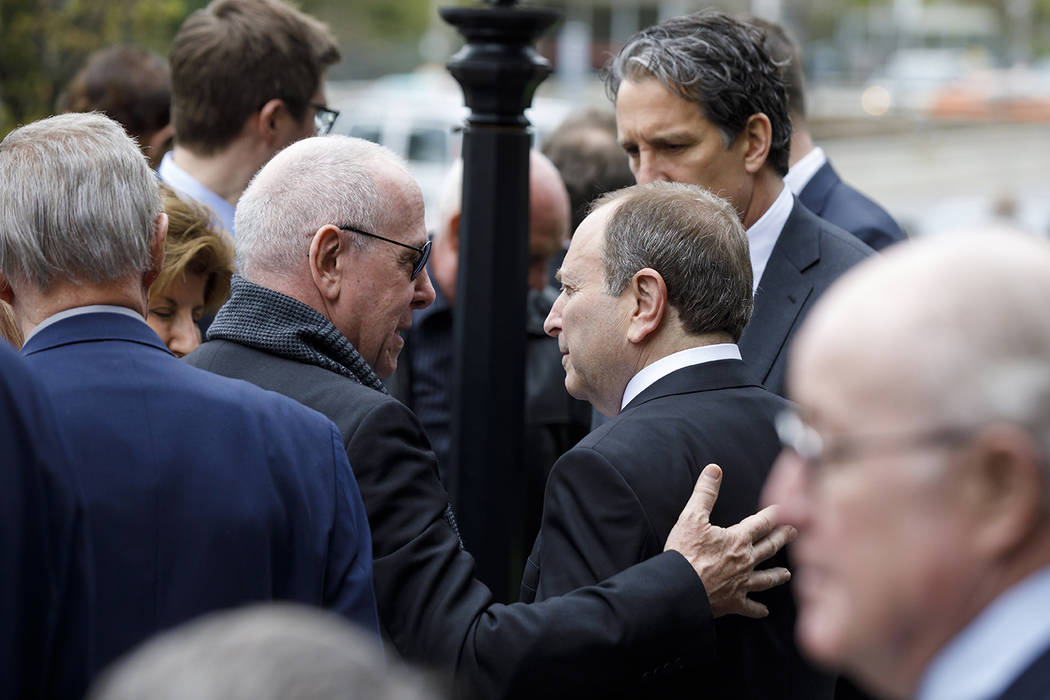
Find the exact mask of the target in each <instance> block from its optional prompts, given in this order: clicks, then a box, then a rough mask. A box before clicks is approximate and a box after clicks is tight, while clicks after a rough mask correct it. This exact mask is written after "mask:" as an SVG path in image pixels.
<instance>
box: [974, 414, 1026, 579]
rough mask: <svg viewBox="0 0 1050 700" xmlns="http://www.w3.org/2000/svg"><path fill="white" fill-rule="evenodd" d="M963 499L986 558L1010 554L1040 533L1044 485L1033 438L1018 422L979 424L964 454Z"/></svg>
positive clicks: (977, 544) (977, 543)
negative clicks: (980, 428)
mask: <svg viewBox="0 0 1050 700" xmlns="http://www.w3.org/2000/svg"><path fill="white" fill-rule="evenodd" d="M962 466H963V469H961V470H960V472H961V478H963V479H965V480H966V481H965V484H964V488H963V491H962V497H963V498H964V499H965V500H966V505H967V506H968V507H969V512H970V513H972V514H973V518H975V521H974V522H975V523H976V526H975V527H974V537H973V547H974V549H975V550H976V551H978V552H980V553H982V554H984V555H985V556H987V557H989V558H1001V557H1003V556H1006V555H1009V554H1011V553H1013V551H1014V550H1015V549H1017V548H1018V547H1019V546H1021V545H1023V544H1024V543H1025V541H1026V539H1027V538H1029V537H1030V536H1031V535H1032V534H1033V533H1037V532H1038V528H1039V521H1040V518H1041V517H1043V509H1044V500H1045V498H1046V493H1047V487H1046V482H1045V479H1046V477H1045V474H1044V471H1043V466H1042V455H1041V451H1040V449H1039V446H1038V444H1037V442H1036V439H1035V438H1034V437H1033V436H1032V435H1031V434H1030V433H1028V432H1027V431H1026V430H1024V429H1022V428H1021V427H1019V426H1016V425H1010V424H1004V423H999V424H993V425H990V426H987V427H985V428H983V429H982V430H981V431H980V432H979V433H978V434H977V436H976V437H975V438H974V440H973V446H972V447H971V448H970V452H969V454H967V455H966V457H965V462H964V463H963V465H962Z"/></svg>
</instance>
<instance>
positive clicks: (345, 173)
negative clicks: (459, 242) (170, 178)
mask: <svg viewBox="0 0 1050 700" xmlns="http://www.w3.org/2000/svg"><path fill="white" fill-rule="evenodd" d="M236 228H237V241H236V246H237V262H238V266H239V268H240V270H241V273H242V274H243V275H244V277H245V278H246V279H248V280H249V281H251V282H254V283H256V284H259V285H261V286H263V287H267V288H269V289H272V290H274V291H277V292H281V293H282V294H286V295H288V296H290V297H293V298H295V299H297V300H299V301H301V302H303V303H304V304H307V305H308V306H311V307H313V309H315V310H316V311H318V312H319V313H321V314H322V315H324V316H325V317H326V318H327V319H328V320H330V321H331V322H332V323H333V324H334V325H335V327H336V328H338V329H339V331H340V332H342V334H343V335H344V336H345V337H346V338H347V340H349V341H350V343H351V344H352V345H353V346H354V347H355V348H356V349H357V350H358V352H360V353H361V355H362V357H364V359H365V361H366V362H368V364H369V365H371V366H372V369H374V370H375V371H376V374H378V375H379V376H380V377H388V376H390V375H391V374H392V373H393V372H394V369H395V368H396V367H397V356H398V353H400V351H401V347H402V345H403V344H404V341H403V340H402V338H401V336H400V335H399V334H398V331H404V330H407V329H408V328H409V327H410V326H411V325H412V310H413V309H420V308H423V307H425V306H428V305H429V304H430V303H431V302H432V301H433V300H434V288H433V287H432V286H431V285H430V278H429V277H428V275H427V272H426V270H422V271H421V272H420V273H419V274H415V270H416V268H417V267H418V266H419V265H421V264H422V261H423V259H424V257H425V253H426V243H427V234H426V228H425V226H424V224H423V195H422V193H421V192H420V189H419V185H417V184H416V182H415V180H413V179H412V177H411V176H410V175H409V174H408V170H407V169H406V168H405V166H404V164H403V163H402V162H401V160H400V159H398V158H397V156H395V155H394V154H393V153H391V152H390V151H388V150H386V149H385V148H383V147H382V146H377V145H376V144H374V143H369V142H368V141H364V140H362V139H355V138H350V137H348V136H322V137H316V138H309V139H304V140H302V141H299V142H298V143H295V144H293V145H291V146H289V147H288V148H286V149H285V150H283V151H281V152H280V153H279V154H277V156H275V157H274V158H273V159H272V160H270V162H269V163H267V164H266V166H265V167H264V168H263V169H262V170H260V171H259V172H258V174H256V176H255V177H254V178H253V179H252V182H251V184H250V185H249V186H248V189H247V190H245V192H244V195H243V196H242V197H241V199H240V202H238V204H237V218H236Z"/></svg>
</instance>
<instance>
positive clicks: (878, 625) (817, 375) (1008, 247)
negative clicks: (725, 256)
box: [764, 233, 1050, 700]
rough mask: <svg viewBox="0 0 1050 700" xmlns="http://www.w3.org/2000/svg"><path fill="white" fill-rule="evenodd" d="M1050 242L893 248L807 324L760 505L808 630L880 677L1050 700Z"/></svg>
mask: <svg viewBox="0 0 1050 700" xmlns="http://www.w3.org/2000/svg"><path fill="white" fill-rule="evenodd" d="M1047 299H1050V246H1048V245H1047V243H1046V242H1045V241H1043V240H1040V239H1036V238H1033V237H1027V236H1023V235H1020V234H1015V233H1000V234H998V235H991V234H989V233H985V234H984V235H958V236H951V237H939V238H936V239H932V240H923V241H920V242H917V243H908V244H901V245H898V246H894V247H893V248H891V249H890V250H889V251H888V252H887V253H886V255H885V257H882V258H880V259H872V260H871V261H869V262H866V263H863V264H862V265H860V266H858V267H857V268H856V269H855V270H854V271H852V272H850V273H848V274H847V275H846V276H844V277H843V278H842V280H841V281H840V282H839V283H838V284H837V285H836V286H835V287H833V288H832V290H831V291H829V293H828V294H827V295H826V296H825V297H824V299H823V300H822V301H821V302H820V303H819V304H818V305H817V307H816V308H815V309H814V311H813V313H812V314H811V316H810V317H809V319H808V321H807V323H806V324H805V325H804V327H803V329H802V330H801V331H800V333H799V336H798V340H797V341H796V343H795V346H794V349H793V351H792V358H791V365H790V366H791V370H790V371H789V374H788V390H789V395H790V396H791V397H792V398H794V399H795V401H797V403H798V412H797V413H790V414H785V415H783V416H782V417H781V419H780V420H779V425H778V432H779V433H780V437H781V441H782V442H783V444H784V446H785V448H784V451H783V452H782V454H781V457H780V458H779V460H778V462H777V464H776V466H775V468H774V471H773V474H772V475H771V477H770V479H769V482H768V483H767V485H766V488H765V493H764V500H765V501H766V502H767V503H778V504H780V507H781V510H780V511H779V513H780V518H781V519H782V520H783V522H787V523H790V524H792V525H794V526H795V527H796V528H797V529H798V531H799V537H798V540H797V542H796V543H795V545H794V551H793V552H792V553H791V555H792V558H793V561H794V565H795V566H794V569H793V572H794V576H793V579H792V583H793V585H794V591H795V595H796V597H797V599H798V605H799V618H798V625H797V628H796V636H797V639H798V641H799V643H800V645H801V647H802V648H803V650H804V651H805V652H806V653H808V655H809V656H810V657H811V658H813V659H814V660H816V661H819V662H821V663H824V664H828V665H832V666H837V667H840V668H842V669H843V670H844V671H845V672H846V673H847V674H849V675H851V676H853V677H854V678H855V679H856V680H857V681H858V682H860V683H861V684H862V685H864V686H866V687H867V688H869V689H870V690H871V691H873V692H875V693H878V694H880V695H883V696H886V697H894V698H897V697H917V698H919V700H937V699H942V698H943V699H948V698H951V699H952V700H976V699H978V698H980V699H992V698H1002V699H1007V698H1010V699H1020V698H1033V699H1034V698H1047V697H1050V315H1047V313H1046V300H1047Z"/></svg>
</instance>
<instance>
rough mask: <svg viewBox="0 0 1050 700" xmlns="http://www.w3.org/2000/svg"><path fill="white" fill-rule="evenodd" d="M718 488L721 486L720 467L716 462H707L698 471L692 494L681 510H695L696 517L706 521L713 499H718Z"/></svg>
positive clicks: (713, 503) (713, 504)
mask: <svg viewBox="0 0 1050 700" xmlns="http://www.w3.org/2000/svg"><path fill="white" fill-rule="evenodd" d="M720 488H722V468H721V467H719V466H718V465H717V464H708V465H707V466H706V467H704V470H703V471H702V472H700V477H699V478H698V479H697V480H696V485H695V486H694V487H693V495H692V496H690V497H689V502H688V503H686V504H685V511H683V512H688V511H690V510H693V511H696V512H697V517H698V518H699V519H700V520H702V521H703V522H707V521H708V519H709V518H710V517H711V509H712V508H714V507H715V501H716V500H718V490H719V489H720Z"/></svg>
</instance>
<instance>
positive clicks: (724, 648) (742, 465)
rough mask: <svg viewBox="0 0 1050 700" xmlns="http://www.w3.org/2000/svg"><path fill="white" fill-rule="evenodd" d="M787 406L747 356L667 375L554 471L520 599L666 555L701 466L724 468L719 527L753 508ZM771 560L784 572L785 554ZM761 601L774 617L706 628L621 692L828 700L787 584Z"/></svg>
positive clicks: (829, 687) (827, 684)
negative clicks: (657, 670) (692, 643)
mask: <svg viewBox="0 0 1050 700" xmlns="http://www.w3.org/2000/svg"><path fill="white" fill-rule="evenodd" d="M786 407H787V402H786V401H784V400H783V399H781V398H780V397H778V396H776V395H774V394H772V393H770V392H768V391H766V390H765V389H763V388H762V387H760V386H759V385H758V384H757V382H755V381H754V380H753V379H752V377H751V376H750V374H749V373H748V371H747V368H746V367H745V365H744V364H743V363H742V362H741V361H739V360H719V361H714V362H707V363H703V364H699V365H693V366H691V367H686V368H683V369H680V370H677V371H675V372H672V373H671V374H669V375H667V376H665V377H663V378H661V379H659V380H658V381H657V382H655V383H654V384H653V385H651V386H649V387H648V388H647V389H645V390H644V391H643V392H642V393H641V394H639V395H638V396H637V397H635V398H634V399H633V400H632V401H631V402H630V404H628V405H627V407H626V408H625V409H624V410H623V411H622V412H621V413H620V414H619V415H618V416H617V417H615V418H613V419H612V420H611V421H609V422H608V423H606V424H604V425H602V426H601V427H600V428H598V429H597V430H595V431H593V432H592V433H591V434H590V435H588V436H587V437H586V438H584V439H583V440H581V441H580V443H579V444H578V445H577V446H576V447H574V448H573V449H572V450H570V451H569V452H567V453H566V454H565V455H564V456H562V458H561V459H559V460H558V462H557V463H556V464H555V465H554V469H553V470H552V471H551V477H550V481H549V482H548V484H547V493H546V497H545V501H544V511H543V523H542V526H541V528H540V534H539V536H538V537H537V539H536V543H535V545H534V546H533V550H532V554H531V555H530V557H529V561H528V564H527V565H526V574H525V578H524V579H523V581H522V600H532V599H535V600H545V599H547V598H549V597H550V596H556V595H560V594H562V593H564V592H565V591H568V590H572V589H573V588H576V587H578V586H585V585H588V584H592V583H595V582H596V581H600V580H601V579H603V578H605V577H606V576H608V575H610V574H611V573H613V572H616V571H620V570H622V569H624V568H627V567H628V566H630V565H631V564H633V563H635V562H638V561H643V560H645V559H646V558H648V557H651V556H653V555H654V554H656V553H658V552H660V551H661V550H662V549H663V547H664V543H665V541H666V540H667V535H668V534H669V533H670V531H671V528H672V527H673V526H674V524H675V522H676V520H677V518H678V514H679V513H680V512H681V510H682V508H683V506H684V505H685V503H686V501H687V500H688V499H689V496H690V494H691V493H692V491H693V485H694V483H695V482H696V479H697V477H698V476H699V474H700V471H701V470H702V469H703V467H704V466H705V465H706V464H708V463H710V462H715V463H717V464H719V465H720V466H721V467H722V469H723V472H724V477H723V482H722V487H721V492H720V493H719V497H718V501H717V503H716V504H715V508H714V511H713V512H712V515H711V520H712V522H714V523H715V524H717V525H721V526H729V525H732V524H735V523H736V522H738V521H740V520H741V519H743V518H745V517H746V516H748V515H751V514H752V513H754V512H755V511H756V510H757V508H758V499H759V492H760V491H761V488H762V484H763V482H764V481H765V478H766V476H767V474H768V473H769V469H770V467H771V466H772V463H773V460H774V459H775V458H776V456H777V454H778V453H779V451H780V443H779V441H778V440H777V436H776V431H775V429H774V427H773V421H774V417H775V416H776V414H777V413H778V412H780V411H782V410H784V409H785V408H786ZM772 564H776V565H783V566H786V561H785V559H784V557H783V555H778V557H776V558H775V559H774V560H773V562H772ZM756 597H760V598H761V599H762V601H763V602H764V603H766V604H767V606H768V607H769V609H770V615H769V617H767V618H765V619H763V620H752V619H748V618H744V617H738V616H726V617H722V618H719V619H718V620H714V621H712V622H711V623H710V624H709V626H708V628H707V629H706V630H705V635H706V636H707V637H708V639H709V641H710V647H709V648H708V649H706V650H704V652H703V653H702V654H699V655H689V654H687V653H683V654H682V655H681V657H680V658H678V659H676V660H675V663H674V664H673V665H674V667H675V668H673V669H669V671H670V672H669V673H667V674H665V675H664V676H663V677H656V678H651V679H646V680H645V681H643V682H641V683H638V684H635V685H632V686H628V687H623V688H621V689H620V694H622V695H624V696H630V697H704V698H754V699H755V700H768V699H771V698H800V699H801V698H805V699H806V700H814V699H816V698H821V697H825V698H830V697H831V696H832V691H833V685H834V684H833V681H832V679H831V678H829V677H826V676H823V675H821V674H818V673H817V672H816V671H815V670H814V669H812V668H811V667H810V666H809V665H808V664H806V663H805V662H803V661H802V659H801V658H800V657H799V655H798V652H797V651H796V649H795V645H794V622H795V606H794V603H793V601H792V599H791V594H790V592H789V590H788V589H787V587H780V588H778V589H775V590H773V591H770V592H768V593H767V594H764V595H762V596H756Z"/></svg>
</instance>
